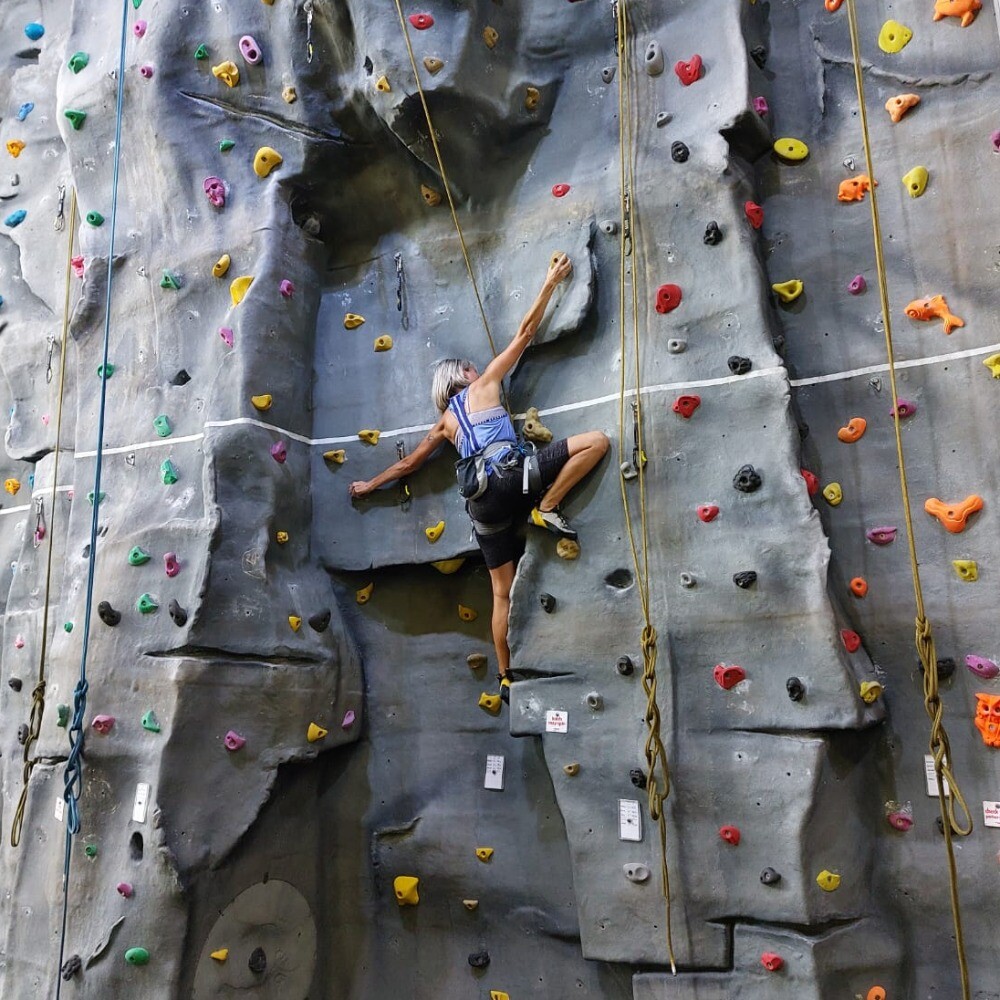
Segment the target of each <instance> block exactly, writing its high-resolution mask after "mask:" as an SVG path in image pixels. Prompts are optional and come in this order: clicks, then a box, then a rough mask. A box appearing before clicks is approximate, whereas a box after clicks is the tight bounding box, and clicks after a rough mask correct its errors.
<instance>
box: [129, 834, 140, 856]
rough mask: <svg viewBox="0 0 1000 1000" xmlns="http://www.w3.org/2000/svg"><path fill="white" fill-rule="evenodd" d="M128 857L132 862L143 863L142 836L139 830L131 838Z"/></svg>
mask: <svg viewBox="0 0 1000 1000" xmlns="http://www.w3.org/2000/svg"><path fill="white" fill-rule="evenodd" d="M128 856H129V858H130V859H131V860H132V861H142V834H141V833H140V832H139V831H138V830H136V831H135V832H134V833H133V834H132V836H131V837H129V841H128Z"/></svg>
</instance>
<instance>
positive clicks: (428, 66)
mask: <svg viewBox="0 0 1000 1000" xmlns="http://www.w3.org/2000/svg"><path fill="white" fill-rule="evenodd" d="M424 69H425V70H427V72H428V73H430V74H431V76H433V75H434V74H435V73H440V72H441V70H442V69H444V62H443V61H442V60H440V59H438V57H437V56H424Z"/></svg>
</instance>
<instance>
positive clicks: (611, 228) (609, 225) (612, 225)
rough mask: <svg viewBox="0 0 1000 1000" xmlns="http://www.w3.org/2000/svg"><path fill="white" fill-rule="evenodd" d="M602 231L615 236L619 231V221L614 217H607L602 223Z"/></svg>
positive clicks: (606, 234)
mask: <svg viewBox="0 0 1000 1000" xmlns="http://www.w3.org/2000/svg"><path fill="white" fill-rule="evenodd" d="M601 232H602V233H604V234H605V236H615V235H616V234H617V232H618V223H617V222H615V220H614V219H605V220H604V221H603V222H602V223H601Z"/></svg>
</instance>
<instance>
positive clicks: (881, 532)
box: [865, 526, 898, 545]
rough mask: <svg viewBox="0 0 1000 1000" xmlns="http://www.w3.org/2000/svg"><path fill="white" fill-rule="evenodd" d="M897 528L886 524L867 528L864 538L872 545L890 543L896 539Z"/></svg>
mask: <svg viewBox="0 0 1000 1000" xmlns="http://www.w3.org/2000/svg"><path fill="white" fill-rule="evenodd" d="M897 530H898V529H897V528H894V527H888V526H886V527H882V528H869V529H868V530H867V531H866V532H865V538H867V539H868V541H869V542H871V543H872V545H891V544H892V543H893V542H894V541H895V540H896V531H897Z"/></svg>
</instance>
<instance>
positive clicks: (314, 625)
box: [309, 608, 333, 632]
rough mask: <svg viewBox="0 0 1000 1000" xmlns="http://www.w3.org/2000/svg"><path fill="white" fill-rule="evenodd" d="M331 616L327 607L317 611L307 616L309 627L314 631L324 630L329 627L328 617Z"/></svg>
mask: <svg viewBox="0 0 1000 1000" xmlns="http://www.w3.org/2000/svg"><path fill="white" fill-rule="evenodd" d="M332 617H333V615H332V612H331V611H330V609H329V608H327V609H326V610H325V611H317V612H316V614H314V615H311V616H310V618H309V627H310V628H311V629H312V630H313V631H314V632H325V631H326V630H327V629H328V628H329V627H330V619H331V618H332Z"/></svg>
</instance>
